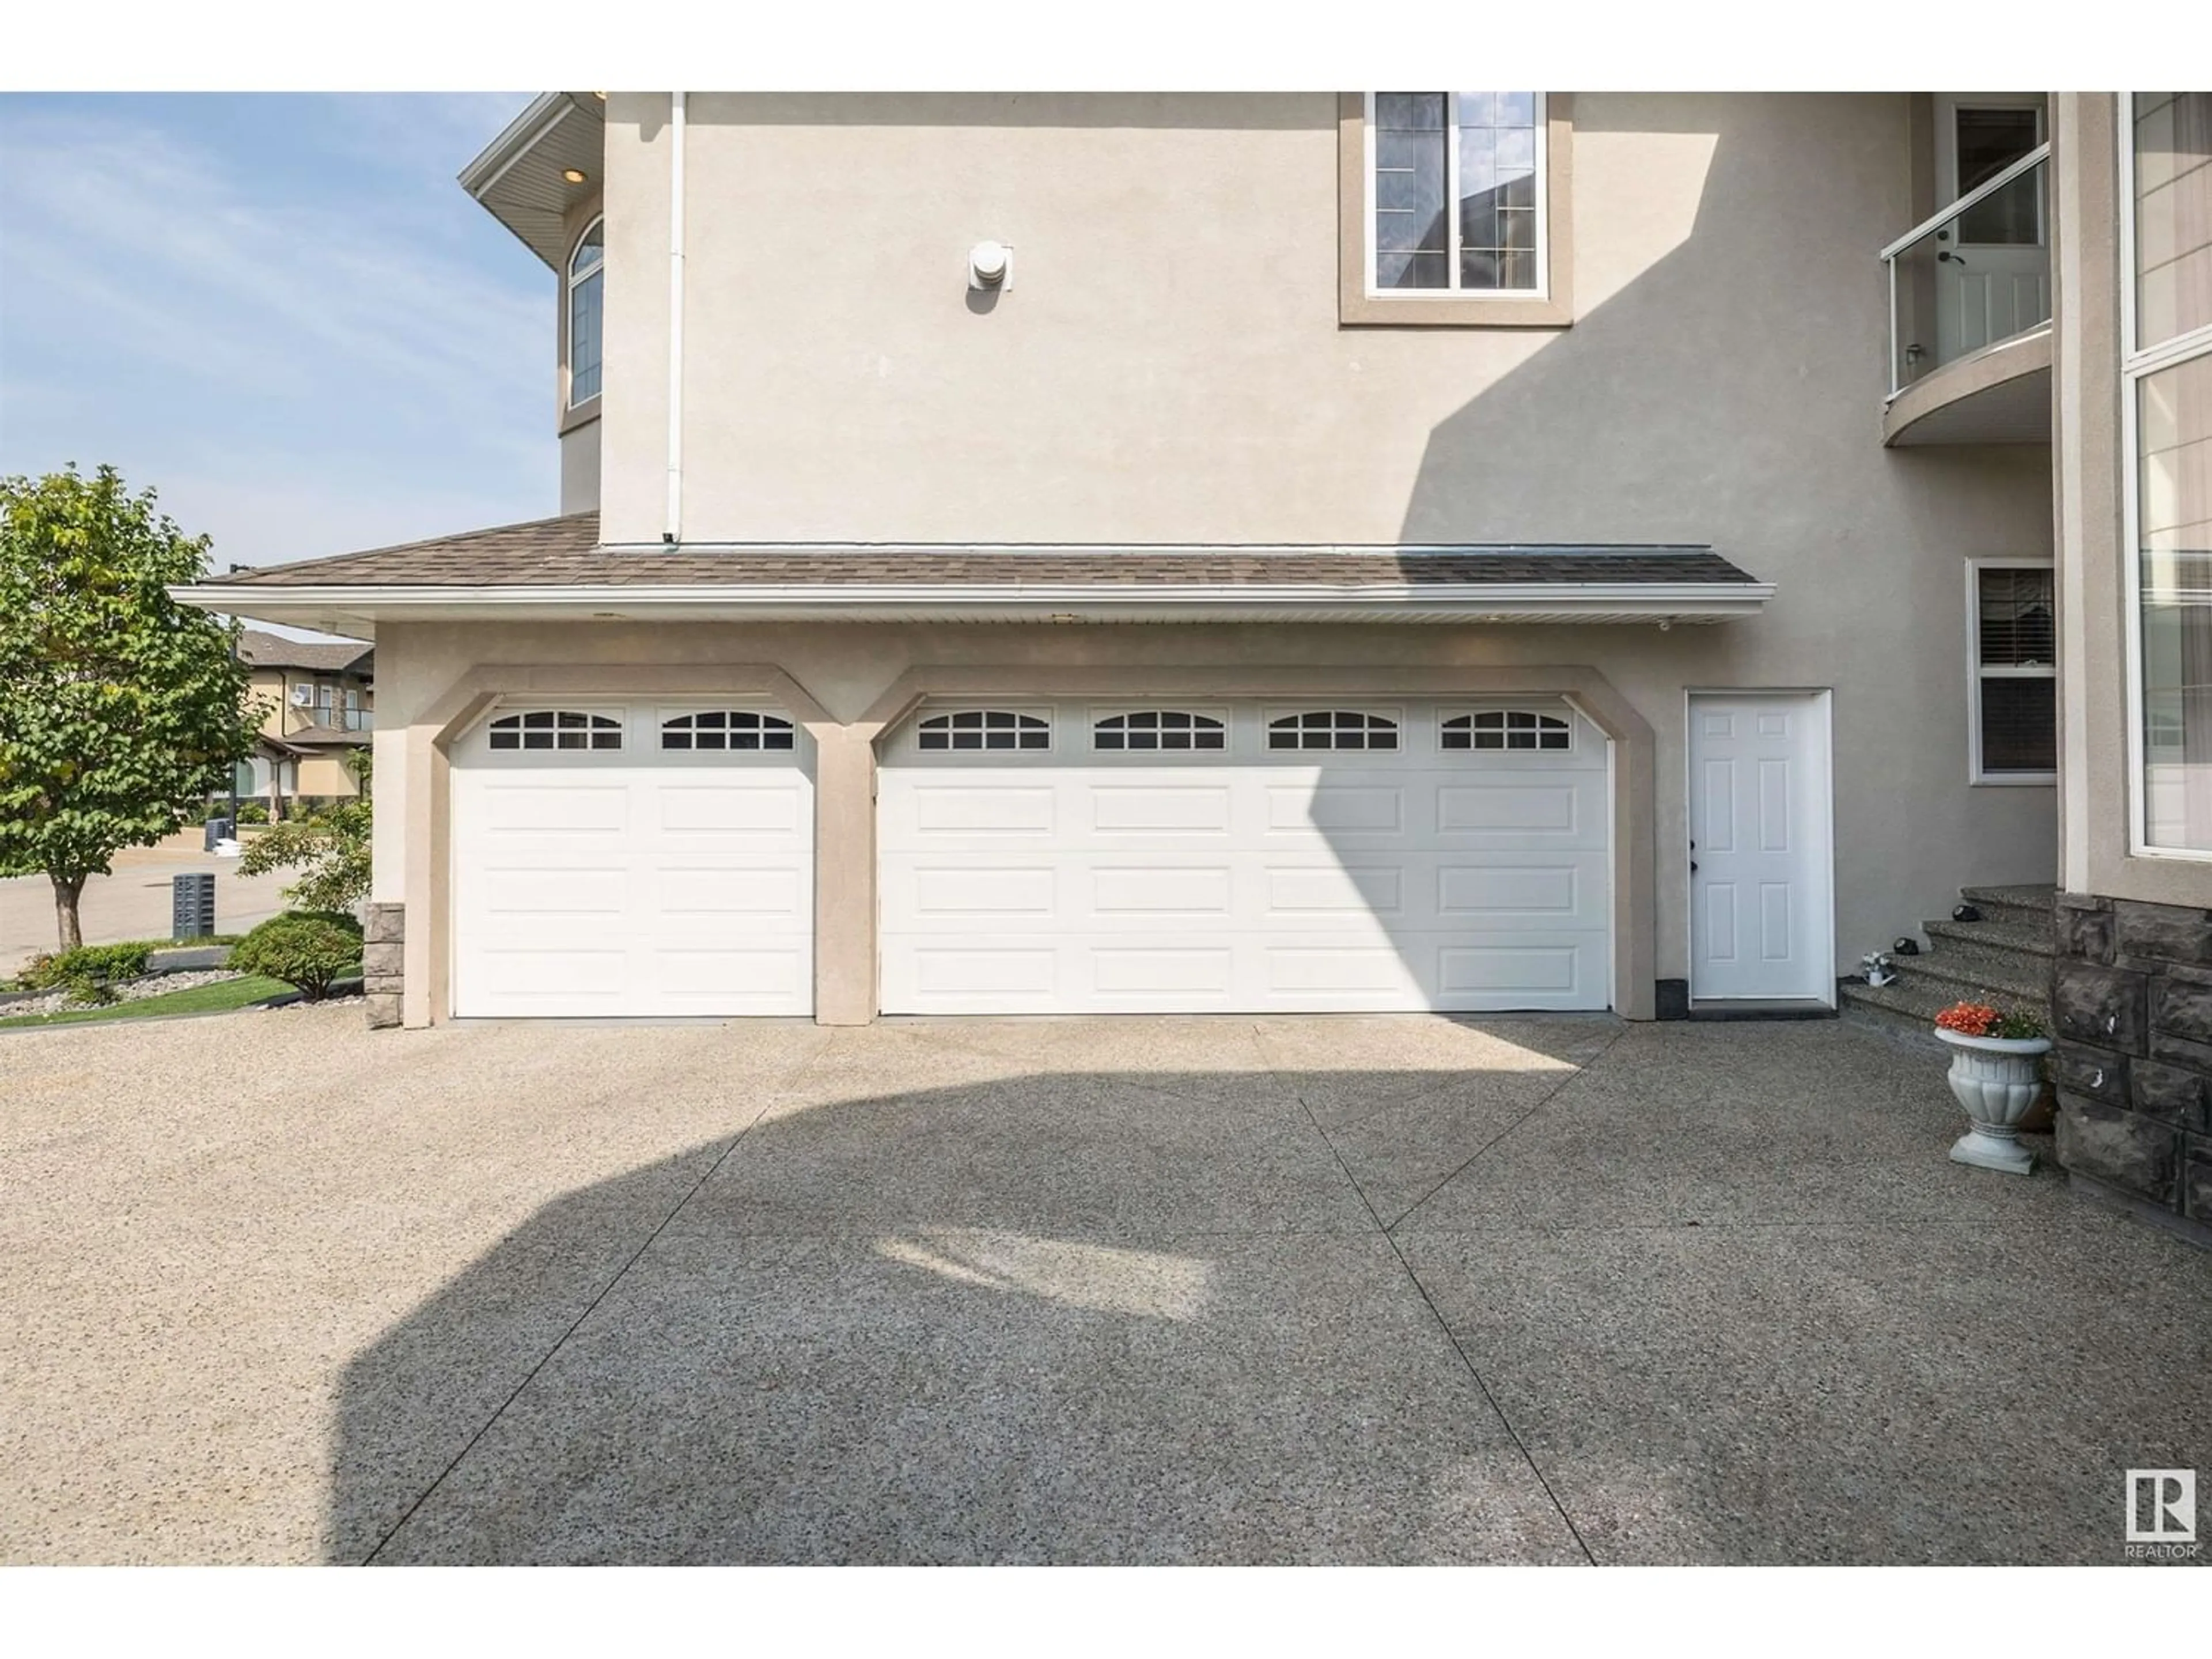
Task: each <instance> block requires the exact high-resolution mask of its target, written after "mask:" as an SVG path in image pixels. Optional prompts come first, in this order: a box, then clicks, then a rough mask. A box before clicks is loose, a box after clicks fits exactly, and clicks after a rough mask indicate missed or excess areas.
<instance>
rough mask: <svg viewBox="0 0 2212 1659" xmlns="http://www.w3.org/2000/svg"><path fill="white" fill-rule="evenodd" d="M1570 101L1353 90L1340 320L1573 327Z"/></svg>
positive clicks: (1342, 173) (1343, 142)
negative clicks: (1571, 325)
mask: <svg viewBox="0 0 2212 1659" xmlns="http://www.w3.org/2000/svg"><path fill="white" fill-rule="evenodd" d="M1573 107H1574V98H1573V94H1570V93H1564V92H1369V93H1346V94H1342V100H1341V103H1340V110H1339V117H1338V146H1339V149H1338V155H1339V167H1338V226H1337V245H1338V247H1339V249H1340V253H1339V258H1340V269H1339V287H1338V295H1337V320H1338V321H1339V322H1341V323H1348V324H1355V325H1359V324H1369V325H1372V324H1384V325H1389V326H1391V327H1394V328H1402V327H1408V326H1416V327H1418V326H1431V327H1447V328H1564V327H1565V326H1567V325H1570V324H1571V323H1572V322H1573V321H1574V304H1573V295H1572V287H1573V283H1572V277H1573V259H1572V257H1571V256H1572V248H1571V241H1572V235H1573V228H1574V204H1573V202H1572V200H1571V182H1572V179H1573V167H1572V166H1571V156H1570V153H1569V152H1570V150H1571V148H1572V144H1573V138H1574V120H1573Z"/></svg>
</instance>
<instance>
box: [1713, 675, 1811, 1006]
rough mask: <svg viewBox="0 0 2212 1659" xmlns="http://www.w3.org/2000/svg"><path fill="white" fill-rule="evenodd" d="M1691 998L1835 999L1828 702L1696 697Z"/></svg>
mask: <svg viewBox="0 0 2212 1659" xmlns="http://www.w3.org/2000/svg"><path fill="white" fill-rule="evenodd" d="M1689 712H1690V780H1689V797H1690V801H1689V804H1690V994H1691V996H1692V998H1693V999H1703V1000H1775V1001H1798V1000H1803V1001H1817V1002H1820V1003H1824V1004H1826V1005H1828V1006H1833V1005H1834V1002H1835V998H1836V963H1835V942H1834V941H1835V919H1834V907H1833V901H1832V887H1833V881H1834V872H1833V866H1834V854H1833V847H1832V836H1833V830H1832V825H1831V812H1830V801H1829V791H1830V787H1831V784H1830V778H1829V731H1828V724H1829V722H1828V694H1827V693H1826V692H1824V691H1750V692H1723V693H1705V692H1693V693H1692V694H1691V697H1690V710H1689Z"/></svg>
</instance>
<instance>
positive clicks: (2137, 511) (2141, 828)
mask: <svg viewBox="0 0 2212 1659" xmlns="http://www.w3.org/2000/svg"><path fill="white" fill-rule="evenodd" d="M2113 103H2114V106H2115V112H2114V114H2115V119H2116V121H2117V123H2118V134H2117V137H2118V148H2119V161H2120V189H2119V214H2120V269H2119V279H2120V537H2121V548H2120V552H2121V564H2122V567H2123V571H2124V577H2125V580H2124V595H2125V598H2124V605H2123V609H2124V612H2125V615H2124V617H2123V618H2122V620H2123V621H2124V623H2125V624H2126V630H2125V631H2126V641H2127V653H2126V655H2127V663H2126V674H2127V682H2128V684H2127V712H2128V729H2127V740H2128V759H2127V766H2128V853H2129V856H2130V857H2132V858H2142V859H2170V860H2174V861H2176V862H2178V863H2187V864H2212V847H2197V848H2190V847H2157V846H2154V845H2152V844H2151V840H2150V832H2149V801H2148V783H2149V778H2148V766H2147V764H2146V759H2145V738H2146V736H2147V733H2146V732H2144V730H2143V720H2144V716H2143V684H2142V677H2143V657H2142V502H2141V501H2140V499H2139V497H2140V495H2141V493H2142V454H2141V453H2140V450H2139V447H2138V438H2139V435H2138V433H2137V432H2136V425H2137V415H2136V410H2137V406H2138V404H2140V403H2141V402H2142V383H2143V381H2144V380H2146V379H2147V378H2148V377H2149V376H2151V375H2153V374H2157V373H2158V372H2159V371H2160V369H2166V368H2172V367H2173V366H2174V365H2175V364H2177V363H2185V362H2191V361H2193V360H2195V359H2197V358H2198V357H2202V356H2206V355H2208V354H2212V324H2207V325H2204V326H2203V327H2202V328H2197V329H2193V330H2191V331H2190V332H2189V333H2186V334H2181V335H2177V336H2175V337H2173V338H2172V339H2171V340H2164V341H2161V342H2160V343H2158V344H2157V345H2155V346H2153V347H2150V348H2149V349H2142V348H2140V347H2138V346H2137V344H2136V281H2137V277H2136V95H2135V94H2133V93H2132V92H2123V93H2121V94H2118V96H2117V97H2116V98H2115V99H2114V100H2113Z"/></svg>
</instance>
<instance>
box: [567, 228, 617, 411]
mask: <svg viewBox="0 0 2212 1659" xmlns="http://www.w3.org/2000/svg"><path fill="white" fill-rule="evenodd" d="M606 255H607V222H606V221H605V219H594V220H592V222H591V223H590V224H589V225H587V226H586V227H585V229H584V234H583V235H582V236H580V238H578V239H577V242H576V251H575V252H574V253H572V254H570V255H569V256H568V407H569V408H571V409H574V407H575V406H576V405H577V404H580V403H585V402H586V401H588V400H589V399H591V398H596V397H598V396H599V337H600V327H599V313H600V310H601V307H602V305H603V302H604V300H605V293H604V288H603V284H604V283H605V275H606Z"/></svg>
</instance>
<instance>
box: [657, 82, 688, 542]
mask: <svg viewBox="0 0 2212 1659" xmlns="http://www.w3.org/2000/svg"><path fill="white" fill-rule="evenodd" d="M660 539H661V540H662V541H664V542H671V543H672V542H680V541H682V540H683V539H684V94H683V93H680V92H674V93H671V94H669V105H668V518H667V523H666V525H665V527H664V528H663V529H662V530H661V532H660Z"/></svg>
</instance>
